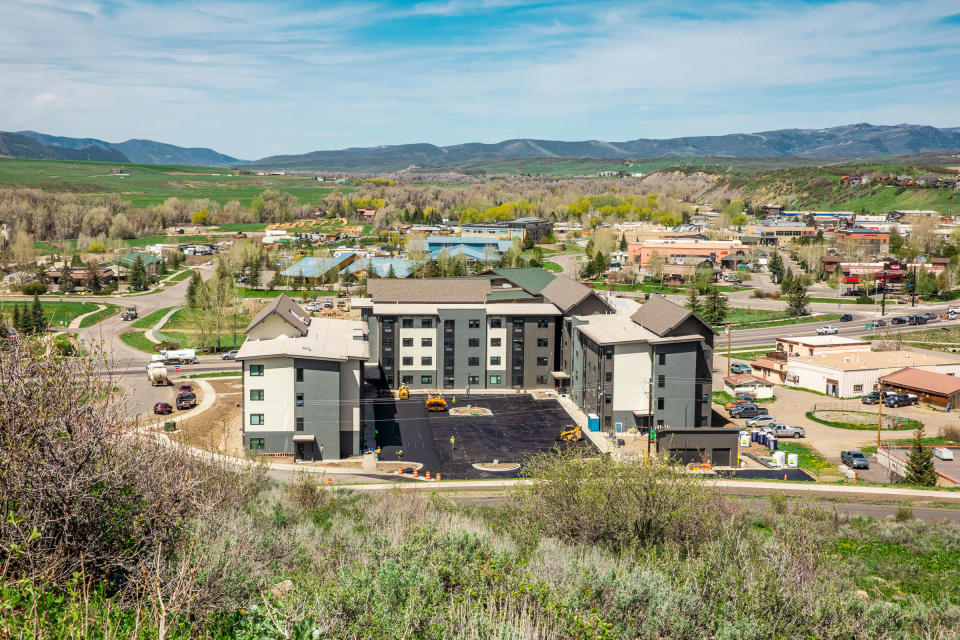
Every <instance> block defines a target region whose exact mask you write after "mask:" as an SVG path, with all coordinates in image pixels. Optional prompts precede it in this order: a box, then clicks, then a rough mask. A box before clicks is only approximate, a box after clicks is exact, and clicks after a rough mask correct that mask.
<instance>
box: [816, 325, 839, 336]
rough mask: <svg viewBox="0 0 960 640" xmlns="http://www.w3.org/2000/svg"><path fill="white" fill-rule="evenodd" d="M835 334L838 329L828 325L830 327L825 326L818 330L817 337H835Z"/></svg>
mask: <svg viewBox="0 0 960 640" xmlns="http://www.w3.org/2000/svg"><path fill="white" fill-rule="evenodd" d="M835 333H837V328H836V327H835V326H833V325H830V324H828V325H827V326H825V327H818V328H817V335H818V336H831V335H834V334H835Z"/></svg>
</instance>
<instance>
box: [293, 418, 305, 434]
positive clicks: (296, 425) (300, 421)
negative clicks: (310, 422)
mask: <svg viewBox="0 0 960 640" xmlns="http://www.w3.org/2000/svg"><path fill="white" fill-rule="evenodd" d="M293 428H294V429H295V430H297V431H303V418H297V421H296V422H295V423H294V427H293Z"/></svg>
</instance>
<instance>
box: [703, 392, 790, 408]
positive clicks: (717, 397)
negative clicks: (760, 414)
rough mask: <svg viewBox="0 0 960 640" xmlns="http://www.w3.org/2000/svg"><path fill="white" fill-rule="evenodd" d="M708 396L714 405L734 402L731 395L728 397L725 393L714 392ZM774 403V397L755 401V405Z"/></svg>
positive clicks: (775, 399)
mask: <svg viewBox="0 0 960 640" xmlns="http://www.w3.org/2000/svg"><path fill="white" fill-rule="evenodd" d="M710 395H711V396H712V397H713V402H714V404H722V405H725V404H727V403H728V402H733V401H734V400H736V398H734V397H733V396H732V395H730V394H729V393H727V392H726V391H714V392H713V393H712V394H710ZM776 401H777V398H776V396H774V397H773V398H759V399H758V400H757V404H769V403H771V402H776Z"/></svg>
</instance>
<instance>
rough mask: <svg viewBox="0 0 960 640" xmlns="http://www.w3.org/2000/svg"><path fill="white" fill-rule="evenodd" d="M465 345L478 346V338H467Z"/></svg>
mask: <svg viewBox="0 0 960 640" xmlns="http://www.w3.org/2000/svg"><path fill="white" fill-rule="evenodd" d="M467 346H468V347H479V346H480V338H470V339H469V340H467Z"/></svg>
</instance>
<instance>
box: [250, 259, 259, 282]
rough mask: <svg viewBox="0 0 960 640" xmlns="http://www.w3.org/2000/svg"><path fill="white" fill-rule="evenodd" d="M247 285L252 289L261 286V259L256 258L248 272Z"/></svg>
mask: <svg viewBox="0 0 960 640" xmlns="http://www.w3.org/2000/svg"><path fill="white" fill-rule="evenodd" d="M247 286H249V287H250V288H251V289H259V288H260V261H259V260H254V261H253V264H251V265H250V270H249V271H248V272H247Z"/></svg>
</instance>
